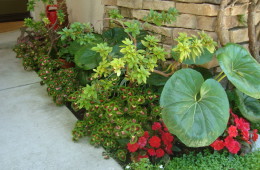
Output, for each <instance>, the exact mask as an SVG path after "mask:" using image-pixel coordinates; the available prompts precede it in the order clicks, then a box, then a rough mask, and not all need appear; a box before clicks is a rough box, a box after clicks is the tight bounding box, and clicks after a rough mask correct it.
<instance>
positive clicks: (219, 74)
mask: <svg viewBox="0 0 260 170" xmlns="http://www.w3.org/2000/svg"><path fill="white" fill-rule="evenodd" d="M223 73H224V72H223V71H222V72H220V73H219V74H218V75H217V76H216V77H215V78H214V79H215V80H217V79H218V78H219V77H220V76H221V75H222V74H223Z"/></svg>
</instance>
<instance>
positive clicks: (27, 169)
mask: <svg viewBox="0 0 260 170" xmlns="http://www.w3.org/2000/svg"><path fill="white" fill-rule="evenodd" d="M18 35H19V31H12V32H7V33H0V169H1V170H43V169H45V170H59V169H63V170H74V169H75V170H81V169H82V170H83V169H84V170H119V169H122V168H121V167H120V166H119V164H118V163H117V162H116V161H115V160H113V159H109V160H105V159H103V157H102V152H103V151H104V150H103V149H102V148H94V147H93V146H91V145H90V144H89V143H88V142H87V139H83V140H81V141H80V142H78V143H74V142H73V141H72V139H71V133H70V132H71V130H72V129H73V127H74V123H75V122H76V120H77V119H76V118H75V116H74V115H73V114H72V113H71V112H70V111H69V110H68V109H67V108H66V107H65V106H62V107H57V106H56V105H55V104H54V103H53V102H52V99H51V97H49V96H48V95H47V92H46V87H42V86H41V85H40V84H39V82H40V78H39V77H38V76H37V74H36V73H35V72H33V71H25V70H24V69H23V66H22V63H21V60H19V59H17V58H15V53H14V52H13V51H12V47H13V45H14V44H15V42H16V38H17V37H18Z"/></svg>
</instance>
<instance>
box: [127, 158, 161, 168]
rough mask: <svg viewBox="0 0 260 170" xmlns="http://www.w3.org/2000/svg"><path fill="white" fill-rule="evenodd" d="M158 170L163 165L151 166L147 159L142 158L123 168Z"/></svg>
mask: <svg viewBox="0 0 260 170" xmlns="http://www.w3.org/2000/svg"><path fill="white" fill-rule="evenodd" d="M144 169H145V170H160V169H164V167H163V165H153V164H152V163H151V162H150V160H149V159H148V158H142V159H141V160H140V161H139V162H133V163H131V164H128V165H127V166H126V167H125V170H144Z"/></svg>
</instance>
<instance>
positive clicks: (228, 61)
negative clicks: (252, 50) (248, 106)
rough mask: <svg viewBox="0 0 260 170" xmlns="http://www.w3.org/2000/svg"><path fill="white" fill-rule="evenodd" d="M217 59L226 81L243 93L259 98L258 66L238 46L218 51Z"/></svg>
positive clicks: (229, 46) (243, 49)
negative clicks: (226, 78)
mask: <svg viewBox="0 0 260 170" xmlns="http://www.w3.org/2000/svg"><path fill="white" fill-rule="evenodd" d="M216 54H217V59H218V62H219V65H220V67H221V68H222V70H223V71H224V72H225V74H226V75H227V77H228V79H229V80H230V81H231V82H232V83H233V84H234V86H236V88H237V89H239V90H240V91H242V92H243V93H245V94H247V95H249V96H251V97H254V98H257V99H259V98H260V64H259V63H258V62H257V61H256V60H255V59H254V58H253V57H252V56H251V55H250V54H249V52H248V51H247V50H246V49H245V48H243V47H242V46H240V45H237V44H232V43H229V44H227V45H226V46H225V47H223V48H220V49H218V51H217V53H216Z"/></svg>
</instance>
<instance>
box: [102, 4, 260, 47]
mask: <svg viewBox="0 0 260 170" xmlns="http://www.w3.org/2000/svg"><path fill="white" fill-rule="evenodd" d="M220 2H221V0H103V4H104V5H105V15H106V16H107V11H109V10H110V9H115V8H116V9H119V10H120V12H121V14H122V15H123V16H124V17H125V18H128V19H137V20H140V21H142V18H143V17H144V16H145V15H147V14H148V13H149V10H150V9H153V10H158V11H167V10H168V9H169V8H170V7H175V8H176V9H177V10H178V11H179V13H180V15H179V16H178V17H177V21H176V22H174V23H172V24H165V25H163V26H161V27H158V26H156V25H152V26H149V27H148V28H145V29H147V30H149V31H151V32H155V33H157V34H159V36H158V37H159V38H160V40H161V43H162V44H163V47H164V48H165V49H167V50H170V49H171V48H172V45H174V43H175V42H174V41H173V40H174V39H175V38H176V37H177V36H178V33H179V32H186V33H188V34H190V35H191V34H194V35H196V33H197V32H198V31H202V30H204V31H205V32H206V33H208V34H209V35H210V36H211V37H212V38H213V39H214V40H215V41H217V40H218V36H217V34H216V32H215V29H216V23H217V22H216V20H217V15H218V11H219V8H220V5H219V4H220ZM238 2H239V3H240V4H238V5H235V6H234V7H233V8H229V9H227V10H226V11H225V15H226V19H225V23H224V26H225V27H226V28H227V29H228V30H229V31H228V33H229V38H230V41H231V42H234V43H239V44H242V45H244V46H245V47H247V46H248V29H247V27H246V26H243V25H242V24H241V23H240V22H239V21H238V16H239V15H244V16H245V17H246V16H247V8H248V0H238ZM255 20H256V24H257V23H259V22H260V9H258V10H257V13H256V19H255ZM104 27H109V23H108V22H104ZM257 34H258V37H259V36H260V24H258V28H257Z"/></svg>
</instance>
